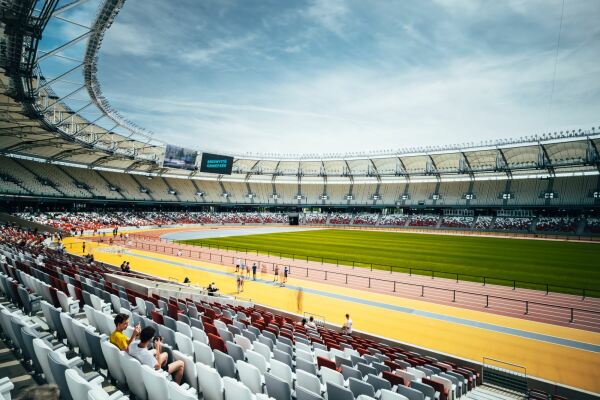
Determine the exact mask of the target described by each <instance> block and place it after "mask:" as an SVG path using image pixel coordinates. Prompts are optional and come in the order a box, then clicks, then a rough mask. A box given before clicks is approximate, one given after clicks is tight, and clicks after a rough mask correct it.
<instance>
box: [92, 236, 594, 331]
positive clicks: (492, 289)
mask: <svg viewBox="0 0 600 400" xmlns="http://www.w3.org/2000/svg"><path fill="white" fill-rule="evenodd" d="M169 232H173V230H169ZM162 233H164V231H158V230H157V231H151V232H144V236H143V237H142V236H137V235H131V236H130V238H129V243H130V244H129V245H126V244H125V243H123V242H121V241H119V240H117V241H116V244H120V245H126V247H131V248H136V249H140V250H145V251H150V252H155V253H158V254H168V255H176V254H177V250H181V251H182V253H183V254H182V256H181V257H183V258H189V259H194V260H202V261H209V262H212V263H215V264H221V265H225V266H232V265H234V263H235V259H236V258H240V259H241V260H244V261H245V262H246V264H248V265H250V266H251V265H252V264H253V263H255V262H256V263H257V266H258V267H259V270H261V269H263V268H266V269H267V270H268V272H271V271H272V270H273V268H274V266H275V265H279V266H280V269H282V268H283V266H288V267H289V269H290V276H293V277H294V278H296V279H305V280H309V281H315V282H323V281H327V283H329V284H333V285H338V286H342V287H350V288H353V289H361V290H367V291H370V292H375V293H382V294H387V295H396V296H399V297H404V298H409V299H416V300H421V301H428V302H432V303H436V304H443V305H450V306H453V307H461V308H465V309H471V310H477V311H484V312H489V313H493V314H499V315H506V316H510V317H517V318H523V319H527V320H531V321H538V322H545V323H550V324H555V325H561V326H568V327H572V328H578V329H585V330H589V331H593V332H600V298H593V297H585V298H584V297H582V296H574V295H569V294H563V293H554V292H549V293H546V292H545V291H539V290H532V289H522V288H516V289H513V288H512V287H507V286H500V285H492V284H485V285H484V284H482V283H478V282H470V281H460V280H459V281H456V280H454V279H446V278H439V277H435V278H431V277H427V276H423V275H415V274H413V275H409V274H406V273H401V272H389V271H383V270H377V269H375V270H372V271H371V270H369V269H367V268H359V267H357V268H353V267H352V266H345V265H335V264H328V263H323V264H322V263H320V262H314V261H304V260H302V261H301V260H292V259H290V258H280V257H277V256H268V255H264V254H260V253H259V254H258V255H256V254H255V253H253V254H247V253H245V252H237V251H232V250H229V251H227V250H218V249H207V248H201V247H198V246H192V245H184V244H178V243H170V242H165V241H161V240H160V235H161V234H162ZM96 240H98V238H96Z"/></svg>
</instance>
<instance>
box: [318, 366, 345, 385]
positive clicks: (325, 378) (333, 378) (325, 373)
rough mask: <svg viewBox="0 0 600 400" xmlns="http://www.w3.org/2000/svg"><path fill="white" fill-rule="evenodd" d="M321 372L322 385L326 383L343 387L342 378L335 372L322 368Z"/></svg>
mask: <svg viewBox="0 0 600 400" xmlns="http://www.w3.org/2000/svg"><path fill="white" fill-rule="evenodd" d="M320 371H321V381H322V382H323V384H324V385H326V384H327V383H328V382H332V383H335V384H336V385H340V386H344V377H343V375H342V374H340V373H339V372H337V371H334V370H332V369H331V368H327V367H323V368H321V369H320Z"/></svg>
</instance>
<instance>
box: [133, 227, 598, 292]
mask: <svg viewBox="0 0 600 400" xmlns="http://www.w3.org/2000/svg"><path fill="white" fill-rule="evenodd" d="M134 236H135V237H140V238H142V239H144V240H152V241H160V242H166V243H179V241H175V240H170V239H163V238H160V237H158V238H157V237H155V236H145V235H140V234H137V233H134V234H132V235H130V239H131V238H132V237H134ZM183 244H185V243H183ZM194 246H197V247H201V248H205V247H207V248H208V249H211V248H216V249H218V250H226V251H230V250H234V251H240V252H245V253H246V254H248V252H249V251H250V252H253V253H256V255H258V254H259V253H262V254H266V255H267V256H271V255H274V256H278V257H279V258H283V257H284V256H286V258H290V257H287V256H291V258H292V260H296V259H300V258H299V257H298V256H301V257H302V259H304V260H306V261H307V262H308V261H310V260H311V259H312V260H313V261H316V262H318V261H319V260H320V261H321V264H323V263H325V262H326V261H335V264H336V266H339V265H340V264H342V265H348V266H352V268H353V269H354V268H355V267H356V266H357V265H358V266H359V267H360V265H361V264H362V265H365V266H366V265H368V267H367V268H369V269H370V270H371V271H373V269H374V267H375V269H378V270H388V269H389V271H390V273H392V272H401V273H407V274H408V275H409V276H412V274H413V273H415V274H416V275H425V276H431V278H432V279H433V278H435V277H436V274H437V276H438V277H440V278H448V277H449V276H451V277H453V278H455V279H456V282H458V281H459V280H468V279H460V278H465V277H466V278H477V280H476V282H480V283H483V285H484V286H485V285H486V284H488V283H490V281H493V282H494V283H496V284H499V285H502V286H508V287H512V288H513V290H516V289H517V287H522V288H527V289H531V286H535V287H538V288H541V289H542V290H544V291H545V292H546V294H550V293H567V294H574V292H579V293H580V294H581V299H582V300H584V299H585V298H586V297H588V296H589V295H590V293H594V294H597V295H596V296H594V295H592V296H591V297H600V289H593V288H581V287H572V286H563V285H556V284H552V283H548V282H545V283H542V282H531V281H523V280H517V279H506V278H498V277H494V276H485V275H472V274H462V273H456V272H447V271H440V270H434V269H425V268H414V267H403V266H398V265H385V264H377V263H372V262H362V261H356V260H347V259H341V258H329V257H321V256H310V255H300V254H295V253H286V252H280V251H279V252H271V251H267V252H266V253H265V252H263V251H260V250H257V249H249V248H244V247H237V246H229V245H226V246H220V245H219V244H217V245H216V246H215V245H212V247H211V244H210V243H209V244H208V246H205V245H204V243H202V242H199V243H198V244H194ZM332 264H333V263H332ZM377 267H383V268H377ZM360 268H363V267H360ZM419 272H423V273H419ZM499 282H505V283H506V284H503V283H499ZM523 284H525V285H529V286H523ZM551 289H566V290H568V291H565V290H551Z"/></svg>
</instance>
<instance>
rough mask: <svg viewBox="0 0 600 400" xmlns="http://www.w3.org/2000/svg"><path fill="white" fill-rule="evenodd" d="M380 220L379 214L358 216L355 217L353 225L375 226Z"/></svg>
mask: <svg viewBox="0 0 600 400" xmlns="http://www.w3.org/2000/svg"><path fill="white" fill-rule="evenodd" d="M378 219H379V214H368V213H363V214H358V215H356V217H354V220H353V221H352V223H353V224H354V225H375V224H377V220H378Z"/></svg>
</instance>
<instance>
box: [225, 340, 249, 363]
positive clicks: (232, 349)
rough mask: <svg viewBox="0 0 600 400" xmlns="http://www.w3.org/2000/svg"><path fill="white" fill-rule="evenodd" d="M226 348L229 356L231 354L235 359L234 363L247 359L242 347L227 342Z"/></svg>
mask: <svg viewBox="0 0 600 400" xmlns="http://www.w3.org/2000/svg"><path fill="white" fill-rule="evenodd" d="M226 346H227V354H229V355H230V356H231V357H232V358H233V361H237V360H245V359H246V357H245V356H244V349H242V348H241V346H238V345H237V344H235V343H233V342H227V343H226Z"/></svg>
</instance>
